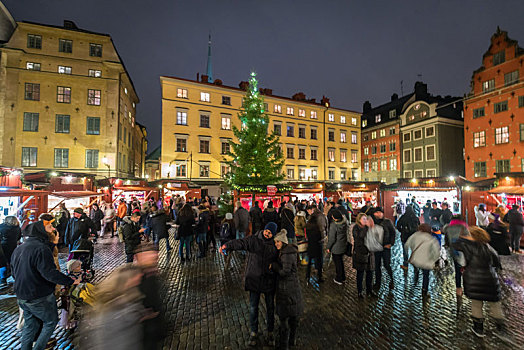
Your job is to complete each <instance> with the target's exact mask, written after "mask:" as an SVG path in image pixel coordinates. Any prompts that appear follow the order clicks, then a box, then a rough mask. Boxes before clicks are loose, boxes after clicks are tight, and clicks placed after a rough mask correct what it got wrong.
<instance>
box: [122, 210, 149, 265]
mask: <svg viewBox="0 0 524 350" xmlns="http://www.w3.org/2000/svg"><path fill="white" fill-rule="evenodd" d="M139 221H140V214H138V213H133V214H131V216H125V217H124V219H123V220H122V225H123V227H122V231H123V232H122V234H123V236H124V247H125V252H126V262H128V263H131V262H133V257H134V256H135V250H136V249H137V248H138V246H139V245H140V241H141V239H142V235H141V234H142V232H144V231H145V229H143V228H140V225H139V224H138V222H139Z"/></svg>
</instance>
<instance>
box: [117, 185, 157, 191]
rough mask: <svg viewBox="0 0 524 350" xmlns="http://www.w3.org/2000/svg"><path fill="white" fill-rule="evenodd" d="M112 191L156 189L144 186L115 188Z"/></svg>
mask: <svg viewBox="0 0 524 350" xmlns="http://www.w3.org/2000/svg"><path fill="white" fill-rule="evenodd" d="M113 189H115V190H120V191H155V190H157V189H158V188H155V187H146V186H120V187H119V186H115V187H113Z"/></svg>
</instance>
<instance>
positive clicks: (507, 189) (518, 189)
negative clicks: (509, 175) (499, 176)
mask: <svg viewBox="0 0 524 350" xmlns="http://www.w3.org/2000/svg"><path fill="white" fill-rule="evenodd" d="M489 193H494V194H502V193H505V194H516V195H521V196H522V195H524V187H522V186H499V187H495V188H494V189H492V190H490V191H489Z"/></svg>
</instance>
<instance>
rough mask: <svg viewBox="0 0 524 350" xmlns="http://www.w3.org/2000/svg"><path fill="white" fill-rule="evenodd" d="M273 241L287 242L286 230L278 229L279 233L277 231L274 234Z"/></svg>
mask: <svg viewBox="0 0 524 350" xmlns="http://www.w3.org/2000/svg"><path fill="white" fill-rule="evenodd" d="M273 239H274V240H275V241H280V242H282V243H285V244H288V240H287V230H286V229H284V228H283V229H282V230H280V232H279V233H277V235H276V236H275V238H273Z"/></svg>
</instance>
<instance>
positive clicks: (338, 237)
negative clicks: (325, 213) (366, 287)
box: [327, 209, 348, 285]
mask: <svg viewBox="0 0 524 350" xmlns="http://www.w3.org/2000/svg"><path fill="white" fill-rule="evenodd" d="M332 215H333V222H332V223H331V225H330V226H329V234H328V243H327V252H328V253H329V252H331V256H332V257H333V262H334V263H335V271H336V276H335V279H334V280H333V282H335V283H336V284H338V285H341V284H342V283H344V281H345V280H346V273H345V271H344V253H345V252H346V247H347V232H348V220H347V219H346V217H345V216H344V215H343V214H342V213H341V212H340V211H339V210H338V209H336V210H335V211H333V213H332Z"/></svg>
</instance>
